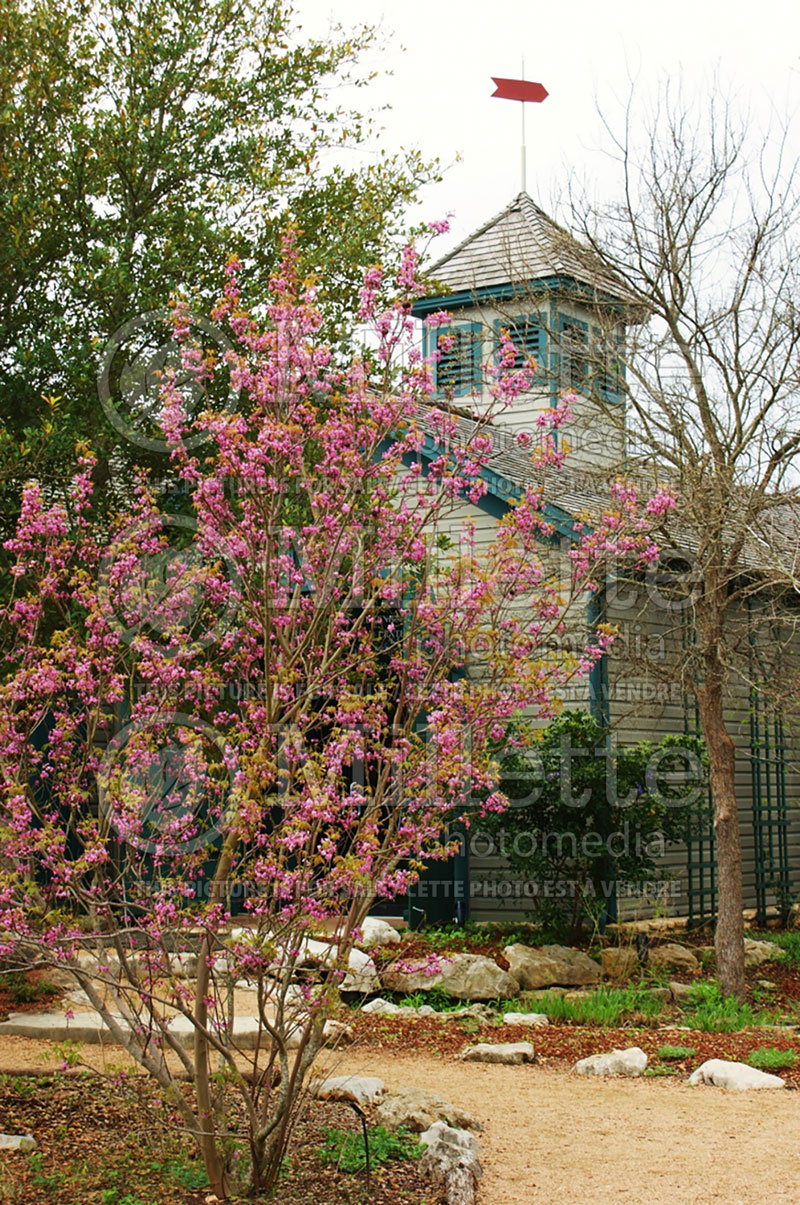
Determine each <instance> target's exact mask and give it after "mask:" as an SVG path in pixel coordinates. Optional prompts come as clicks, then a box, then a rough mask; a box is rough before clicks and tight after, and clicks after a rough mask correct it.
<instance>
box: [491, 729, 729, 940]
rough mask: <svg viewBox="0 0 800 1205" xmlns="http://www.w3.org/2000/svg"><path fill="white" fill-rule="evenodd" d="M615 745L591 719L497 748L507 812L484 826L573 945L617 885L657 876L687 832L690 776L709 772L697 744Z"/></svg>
mask: <svg viewBox="0 0 800 1205" xmlns="http://www.w3.org/2000/svg"><path fill="white" fill-rule="evenodd" d="M612 741H613V737H612V734H610V733H608V732H606V731H605V730H604V729H603V728H602V727H601V726H600V725H599V724H598V723H597V721H596V720H595V719H594V718H593V717H592V716H591V715H589V714H588V713H585V712H578V711H573V712H567V713H565V714H563V715H561V716H559V717H558V718H557V719H556V720H554V721H553V722H552V723H550V724H549V725H548V726H547V727H546V728H543V729H540V730H538V731H535V730H531V729H527V728H525V727H524V726H523V725H521V724H518V725H516V726H514V727H513V728H512V729H511V731H510V732H509V733H508V734H507V735H506V740H505V743H504V745H503V746H502V747H500V748H498V751H497V757H498V764H499V775H498V778H499V786H500V789H501V791H502V792H503V793H504V794H505V795H506V797H507V798H508V799H509V801H510V806H509V807H508V808H507V809H506V810H505V811H504V812H502V813H501V814H491V815H488V816H486V817H483V818H482V819H481V825H482V827H483V828H485V829H486V830H487V832H489V833H490V834H491V835H492V838H493V840H494V845H495V849H496V851H497V852H499V853H500V855H501V857H504V858H507V860H508V861H509V863H510V865H511V867H512V869H513V870H514V871H516V872H517V873H518V874H520V875H521V876H522V877H524V878H525V879H526V880H528V881H530V882H531V883H533V884H535V885H536V887H537V893H536V894H535V895H534V896H533V897H531V900H530V907H531V910H532V912H533V913H534V915H535V916H536V917H537V918H541V919H542V920H544V921H545V922H546V923H550V924H556V925H559V926H560V928H561V931H562V933H563V932H564V930H565V929H567V931H568V932H569V935H570V937H571V938H572V939H573V940H577V938H578V937H579V935H580V932H581V929H582V927H583V925H584V924H585V922H586V920H587V918H590V917H592V916H595V915H596V914H598V913H599V912H602V911H603V909H604V907H605V902H606V900H607V898H608V897H609V895H610V894H611V892H612V891H613V883H614V879H617V880H624V881H631V882H636V881H639V880H641V879H643V878H644V879H650V880H652V879H655V878H657V877H658V874H659V868H658V863H659V859H660V858H661V855H662V854H663V852H664V848H665V845H666V844H667V843H668V842H670V841H678V840H683V839H684V838H685V837H686V834H687V826H688V824H689V817H688V814H687V806H686V802H685V801H686V800H687V798H688V799H690V800H692V799H693V798H694V796H695V795H696V794H697V787H698V782H697V781H696V779H695V778H692V777H691V773H692V770H694V771H697V769H698V768H699V770H700V771H701V774H704V773H705V755H704V747H703V745H702V742H700V741H698V739H697V738H695V737H691V736H686V737H677V736H668V737H665V738H664V740H662V741H661V742H660V743H658V744H653V743H652V742H649V741H641V742H639V743H638V744H636V745H627V746H623V745H615V744H613V743H612ZM689 759H691V762H690V760H689ZM698 763H699V766H698Z"/></svg>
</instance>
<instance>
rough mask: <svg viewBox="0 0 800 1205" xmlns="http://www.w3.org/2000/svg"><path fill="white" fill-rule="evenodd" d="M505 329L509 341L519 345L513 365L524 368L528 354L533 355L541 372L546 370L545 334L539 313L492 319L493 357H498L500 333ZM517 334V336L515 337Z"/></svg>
mask: <svg viewBox="0 0 800 1205" xmlns="http://www.w3.org/2000/svg"><path fill="white" fill-rule="evenodd" d="M503 330H507V331H508V332H509V334H510V335H511V341H512V343H514V345H515V346H516V347H519V349H520V350H519V353H518V355H517V359H516V362H515V364H514V367H515V368H517V369H519V368H524V367H525V361H526V359H527V357H528V356H533V358H534V360H535V361H536V363H537V364H538V366H539V369H540V371H541V372H545V373H546V371H547V360H546V356H547V334H546V331H545V323H544V321H543V319H542V315H541V314H536V313H534V314H518V315H516V316H515V317H514V318H496V319H495V321H494V350H495V358H496V359H499V357H500V333H501V331H503ZM515 336H519V338H517V337H515Z"/></svg>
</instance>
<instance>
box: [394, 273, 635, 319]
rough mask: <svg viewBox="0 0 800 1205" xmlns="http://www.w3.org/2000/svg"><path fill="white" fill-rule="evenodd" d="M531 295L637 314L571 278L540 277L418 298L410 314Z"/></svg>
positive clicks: (619, 300)
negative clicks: (572, 300) (559, 298)
mask: <svg viewBox="0 0 800 1205" xmlns="http://www.w3.org/2000/svg"><path fill="white" fill-rule="evenodd" d="M532 294H535V295H539V296H542V295H544V296H545V297H548V296H553V295H554V294H557V295H558V296H560V297H561V298H562V299H574V300H575V302H576V303H577V304H578V305H602V306H603V307H604V308H605V309H608V310H611V311H613V312H614V313H617V314H620V315H622V314H630V313H631V312H634V313H635V312H636V307H635V306H634V305H632V304H631V302H626V301H624V300H623V299H622V298H621V297H614V296H613V295H612V294H611V293H606V292H604V291H602V290H598V289H596V288H594V287H593V286H591V285H588V284H585V283H583V282H582V281H579V280H575V278H574V277H572V276H541V277H539V278H538V279H535V280H525V281H520V282H518V283H517V284H511V283H507V284H496V285H481V286H480V287H479V288H477V289H460V290H457V291H455V292H441V293H432V294H431V295H430V296H429V297H420V298H418V299H417V300H416V301H415V302H414V304H413V305H412V307H411V313H412V315H413V316H414V317H415V318H424V317H425V315H426V314H432V313H434V312H435V311H437V310H448V311H450V310H458V309H464V308H472V309H474V308H475V306H480V305H491V304H493V303H496V302H501V301H513V300H515V299H518V300H519V301H520V302H521V303H522V304H524V303H525V299H526V298H529V297H530V296H531V295H532Z"/></svg>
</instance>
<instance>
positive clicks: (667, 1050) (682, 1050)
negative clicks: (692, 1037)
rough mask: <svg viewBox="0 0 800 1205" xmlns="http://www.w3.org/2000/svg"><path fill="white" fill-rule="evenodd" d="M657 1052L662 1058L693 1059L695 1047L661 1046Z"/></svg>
mask: <svg viewBox="0 0 800 1205" xmlns="http://www.w3.org/2000/svg"><path fill="white" fill-rule="evenodd" d="M656 1054H657V1055H658V1057H659V1058H660V1059H693V1058H694V1054H695V1052H694V1048H693V1047H691V1046H670V1045H667V1046H659V1048H658V1050H657V1051H656Z"/></svg>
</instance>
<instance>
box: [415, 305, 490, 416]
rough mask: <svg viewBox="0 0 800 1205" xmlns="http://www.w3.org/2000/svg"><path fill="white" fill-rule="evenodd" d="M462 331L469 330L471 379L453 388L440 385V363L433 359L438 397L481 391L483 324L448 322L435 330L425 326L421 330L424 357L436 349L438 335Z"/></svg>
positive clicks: (455, 333)
mask: <svg viewBox="0 0 800 1205" xmlns="http://www.w3.org/2000/svg"><path fill="white" fill-rule="evenodd" d="M464 331H469V333H470V335H471V337H472V373H471V380H470V381H469V383H466V384H461V385H459V386H458V388H454V387H453V386H445V387H440V385H439V368H440V364H439V362H438V361H435V362H434V363H433V365H432V368H433V379H434V381H435V383H436V392H437V394H438V396H439V397H469V396H470V395H471V394H473V393H480V392H481V391H482V386H483V382H482V378H481V369H482V367H483V354H482V353H483V340H482V337H481V336H482V334H483V326H482V324H481V323H480V322H452V323H448V325H447V326H439V327H437V328H436V329H435V330H429V329H428V328H427V327H425V328H424V330H423V333H422V353H423V355H424V356H425V358H426V359H428V358H430V357H431V356H432V355H433V353H434V352H435V351H436V350H437V347H438V342H439V336H440V335H444V334H453V335H458V334H459V333H461V332H464ZM445 354H447V353H445Z"/></svg>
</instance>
